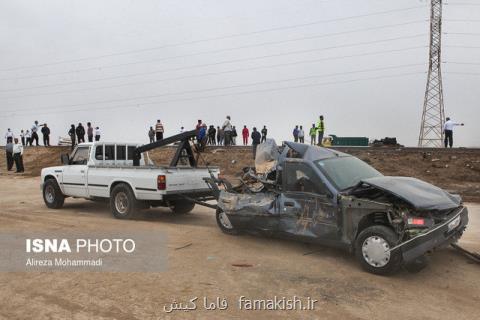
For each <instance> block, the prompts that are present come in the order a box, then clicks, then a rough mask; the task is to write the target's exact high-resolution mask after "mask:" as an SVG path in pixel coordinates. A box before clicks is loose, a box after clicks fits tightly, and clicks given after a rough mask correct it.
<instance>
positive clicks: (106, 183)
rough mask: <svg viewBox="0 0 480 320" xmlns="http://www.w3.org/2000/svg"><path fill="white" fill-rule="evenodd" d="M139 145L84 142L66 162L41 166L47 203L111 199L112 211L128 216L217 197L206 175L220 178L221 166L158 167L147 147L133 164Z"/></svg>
mask: <svg viewBox="0 0 480 320" xmlns="http://www.w3.org/2000/svg"><path fill="white" fill-rule="evenodd" d="M138 147H139V146H138V145H136V144H128V143H105V142H102V143H100V142H94V143H91V142H90V143H81V144H79V145H78V146H77V147H76V148H75V149H74V150H73V151H72V153H71V155H70V156H67V155H62V163H63V166H58V167H49V168H44V169H42V173H41V190H42V192H43V199H44V201H45V204H46V205H47V206H48V207H49V208H53V209H59V208H61V207H62V206H63V203H64V200H65V198H66V197H73V198H85V199H90V200H108V199H109V201H110V207H111V210H112V213H113V215H114V216H115V217H116V218H120V219H128V218H132V217H133V216H134V215H135V213H136V212H137V211H138V210H139V209H146V208H150V207H156V206H165V207H170V208H171V209H172V211H173V212H174V213H178V214H183V213H188V212H190V211H191V210H192V209H193V207H194V206H195V200H196V199H199V200H201V201H207V200H210V199H211V198H213V197H212V193H211V190H210V189H209V187H208V185H207V183H206V182H205V180H204V179H205V178H210V177H212V175H213V176H214V177H218V174H219V169H218V167H213V168H206V167H203V168H200V167H197V166H196V165H195V166H177V165H174V166H155V165H153V163H152V162H151V161H150V159H149V158H148V153H146V152H144V153H141V154H140V153H138V154H139V155H138V157H139V158H138V157H137V164H136V165H134V157H135V152H136V150H138V149H137V148H138ZM187 147H190V145H188V146H187ZM181 153H182V150H180V152H179V153H178V154H181ZM138 160H139V161H138Z"/></svg>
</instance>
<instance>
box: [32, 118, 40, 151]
mask: <svg viewBox="0 0 480 320" xmlns="http://www.w3.org/2000/svg"><path fill="white" fill-rule="evenodd" d="M40 127H43V124H41V125H39V124H38V121H37V120H35V123H34V124H33V126H32V129H31V130H32V137H31V138H30V145H32V143H33V141H35V144H36V145H37V147H38V146H39V144H38V131H39V130H40Z"/></svg>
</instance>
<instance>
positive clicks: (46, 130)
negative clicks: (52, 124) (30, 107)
mask: <svg viewBox="0 0 480 320" xmlns="http://www.w3.org/2000/svg"><path fill="white" fill-rule="evenodd" d="M41 131H42V135H43V145H44V146H45V147H50V128H49V127H47V124H46V123H45V124H44V125H43V128H42V130H41Z"/></svg>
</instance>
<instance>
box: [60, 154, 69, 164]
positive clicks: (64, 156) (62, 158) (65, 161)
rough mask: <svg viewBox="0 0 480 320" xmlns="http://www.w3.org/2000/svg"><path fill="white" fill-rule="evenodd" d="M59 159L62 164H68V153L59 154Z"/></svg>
mask: <svg viewBox="0 0 480 320" xmlns="http://www.w3.org/2000/svg"><path fill="white" fill-rule="evenodd" d="M60 160H61V161H62V164H63V165H69V164H70V159H69V158H68V154H62V155H61V156H60Z"/></svg>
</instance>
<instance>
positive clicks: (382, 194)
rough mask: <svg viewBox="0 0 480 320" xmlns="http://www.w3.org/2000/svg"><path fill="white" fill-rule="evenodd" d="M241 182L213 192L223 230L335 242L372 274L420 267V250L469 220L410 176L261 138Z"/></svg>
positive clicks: (449, 198) (458, 204)
mask: <svg viewBox="0 0 480 320" xmlns="http://www.w3.org/2000/svg"><path fill="white" fill-rule="evenodd" d="M240 180H241V183H240V185H238V186H236V187H229V188H227V189H226V190H220V189H218V188H217V190H216V195H217V197H218V209H217V212H216V218H217V223H218V226H219V227H220V229H221V230H222V231H223V232H225V233H227V234H237V233H240V232H242V231H246V232H253V233H263V234H267V235H271V236H278V237H287V238H292V239H297V240H300V241H305V242H312V243H318V244H323V245H329V246H334V247H341V248H344V249H347V250H349V251H350V252H352V253H354V254H355V256H356V258H357V259H358V261H359V262H360V264H361V265H362V267H363V268H364V269H366V270H367V271H369V272H371V273H374V274H382V275H385V274H391V273H393V272H395V271H396V270H397V269H398V268H399V267H401V266H402V265H403V266H406V268H407V269H409V266H411V269H410V270H412V271H413V270H414V269H415V267H414V266H415V265H416V266H418V265H421V266H422V267H423V266H424V265H425V264H426V259H425V254H426V253H427V252H430V251H432V250H433V249H435V248H438V247H440V246H444V245H448V244H449V243H452V242H455V241H457V240H458V239H459V238H460V237H461V235H462V233H463V231H464V230H465V228H466V225H467V223H468V212H467V208H465V207H464V206H463V205H462V200H461V198H460V197H459V196H457V195H452V194H449V193H448V192H446V191H444V190H442V189H440V188H438V187H435V186H433V185H431V184H429V183H426V182H423V181H421V180H418V179H415V178H409V177H388V176H383V175H382V174H381V173H380V172H378V171H377V170H375V169H374V168H372V167H371V166H369V165H368V164H367V163H365V162H363V161H362V160H360V159H358V158H356V157H353V156H350V155H348V154H345V153H342V152H338V151H335V150H332V149H326V148H320V147H315V146H308V145H305V144H299V143H292V142H285V143H284V144H283V145H282V146H281V147H277V146H276V144H275V142H274V141H273V140H267V142H266V143H264V144H261V145H259V146H258V149H257V157H256V159H255V168H246V169H245V170H244V174H243V176H242V178H241V179H240ZM214 191H215V190H214ZM419 269H420V268H418V267H417V270H419Z"/></svg>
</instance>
